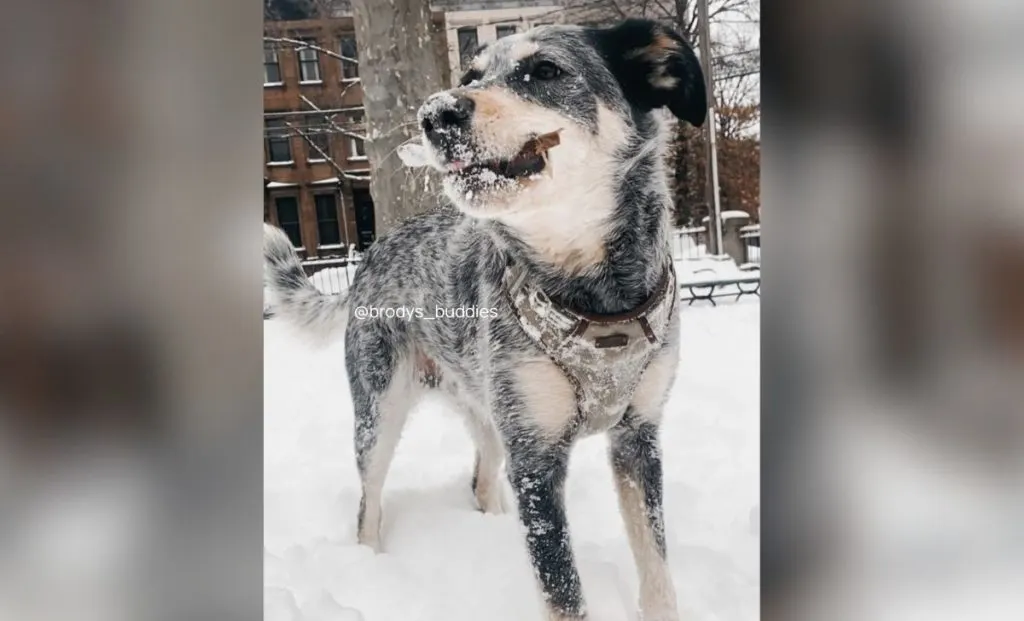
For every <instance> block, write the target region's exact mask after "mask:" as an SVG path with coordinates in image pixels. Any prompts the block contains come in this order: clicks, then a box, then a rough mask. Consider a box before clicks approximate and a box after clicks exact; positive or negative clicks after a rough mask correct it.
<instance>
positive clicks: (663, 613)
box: [637, 603, 679, 621]
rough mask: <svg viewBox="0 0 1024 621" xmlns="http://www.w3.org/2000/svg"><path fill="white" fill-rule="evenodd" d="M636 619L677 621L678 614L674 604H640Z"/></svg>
mask: <svg viewBox="0 0 1024 621" xmlns="http://www.w3.org/2000/svg"><path fill="white" fill-rule="evenodd" d="M637 618H638V619H639V620H640V621H679V612H677V610H676V607H675V605H674V604H664V603H663V604H653V605H651V604H649V605H647V606H644V605H643V604H641V606H640V613H639V615H638V617H637Z"/></svg>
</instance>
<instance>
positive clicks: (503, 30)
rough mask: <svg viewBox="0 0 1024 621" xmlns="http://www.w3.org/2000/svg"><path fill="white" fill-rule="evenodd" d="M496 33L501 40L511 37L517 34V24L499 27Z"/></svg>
mask: <svg viewBox="0 0 1024 621" xmlns="http://www.w3.org/2000/svg"><path fill="white" fill-rule="evenodd" d="M495 32H496V34H497V35H498V38H499V39H504V38H505V37H507V36H509V35H514V34H515V33H516V27H515V24H506V25H504V26H498V27H497V28H496V29H495Z"/></svg>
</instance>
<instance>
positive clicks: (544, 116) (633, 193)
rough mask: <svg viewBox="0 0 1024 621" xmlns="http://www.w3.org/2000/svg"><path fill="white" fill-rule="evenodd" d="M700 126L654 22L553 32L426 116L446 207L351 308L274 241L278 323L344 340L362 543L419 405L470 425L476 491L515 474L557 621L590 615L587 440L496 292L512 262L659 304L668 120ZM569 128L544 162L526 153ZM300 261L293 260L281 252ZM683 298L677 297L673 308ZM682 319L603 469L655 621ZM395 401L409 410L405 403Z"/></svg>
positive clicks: (487, 54) (696, 92)
mask: <svg viewBox="0 0 1024 621" xmlns="http://www.w3.org/2000/svg"><path fill="white" fill-rule="evenodd" d="M661 108H667V109H668V110H670V111H671V112H672V113H673V114H674V115H675V116H676V117H678V118H680V119H683V120H685V121H688V122H690V123H693V124H695V125H699V124H701V123H702V122H703V121H704V116H705V112H706V99H705V92H704V82H703V77H702V75H701V72H700V68H699V65H698V63H697V60H696V57H695V56H694V54H693V51H692V49H691V48H690V46H689V45H687V44H686V43H685V42H684V41H683V40H682V39H681V38H680V37H679V36H678V35H676V34H675V33H673V32H671V31H670V30H668V29H666V28H665V27H663V26H661V25H658V24H656V23H654V22H649V21H639V20H630V21H627V22H624V23H622V24H620V25H619V26H616V27H614V28H608V29H588V28H580V27H574V26H546V27H541V28H537V29H535V30H531V31H529V32H526V33H522V34H518V35H513V36H510V37H506V38H504V39H501V40H499V41H496V42H494V43H491V44H490V45H489V46H487V47H486V49H483V50H482V51H481V52H480V53H479V54H478V55H477V57H476V58H475V59H474V60H473V62H472V63H471V65H470V70H469V72H467V74H466V75H465V76H464V77H463V79H462V81H461V84H460V86H459V87H457V88H454V89H451V90H449V91H445V92H443V93H439V94H437V95H435V96H433V97H431V98H430V99H429V100H428V101H426V102H424V104H423V106H422V107H421V109H420V111H419V119H418V120H419V122H420V124H421V127H422V130H423V135H422V142H421V144H420V145H414V146H415V147H417V153H415V157H413V158H410V159H414V160H417V161H418V162H419V163H426V164H428V165H430V166H432V167H434V168H436V169H437V170H439V171H440V172H442V173H443V174H444V188H445V191H446V195H447V199H448V200H447V202H445V204H443V205H441V206H440V208H439V209H438V210H437V211H435V212H432V213H429V214H424V215H421V216H418V217H415V218H412V219H410V220H408V221H406V222H404V223H403V224H401V225H400V226H398V227H396V228H395V229H394V230H392V231H390V232H389V233H388V234H387V235H385V236H383V237H382V238H381V239H379V240H377V242H376V243H375V244H374V245H373V246H372V247H371V248H370V249H369V250H368V251H367V252H366V253H365V256H364V261H363V263H362V265H361V266H360V268H359V270H358V272H357V274H356V277H355V282H354V284H353V285H352V287H351V289H350V291H349V293H348V298H347V300H346V302H347V304H345V303H343V302H341V301H340V300H338V299H330V298H326V297H322V296H319V295H318V294H316V292H315V290H314V289H312V286H311V285H308V284H307V283H308V281H305V279H304V278H301V277H300V276H301V267H299V266H298V261H297V259H294V258H293V257H292V258H288V257H289V256H291V255H290V254H289V253H291V250H290V245H289V246H288V248H287V252H285V250H286V249H285V242H286V241H287V240H284V241H282V237H283V236H281V235H279V234H273V233H271V234H268V235H267V242H266V244H265V248H266V250H265V253H266V255H267V268H268V272H269V278H268V282H269V284H270V286H271V287H272V288H273V289H275V290H277V293H278V298H279V312H281V313H282V314H283V315H284V316H286V317H288V318H290V319H293V320H296V321H297V322H298V323H300V324H303V325H306V326H310V327H313V328H319V329H321V333H323V332H324V330H323V328H325V327H327V326H331V325H339V326H340V325H345V316H347V325H345V328H344V329H345V343H346V349H345V355H346V366H347V369H348V375H349V385H350V387H351V392H352V400H353V403H354V409H355V417H356V428H355V433H354V436H355V447H356V455H357V465H358V468H359V471H360V474H361V476H362V480H363V501H362V503H361V506H360V507H359V533H358V536H359V539H360V541H361V542H362V543H365V544H367V545H370V546H372V547H374V548H375V549H379V548H380V547H381V545H382V543H381V531H380V526H381V515H382V512H381V489H382V486H383V483H384V478H385V476H386V473H387V469H388V465H389V463H390V461H391V457H392V455H393V451H394V449H395V445H396V444H397V439H398V436H399V434H400V433H401V427H402V422H403V421H404V419H405V414H406V412H407V410H408V408H409V407H411V404H413V403H414V402H415V400H416V398H417V396H418V395H419V394H420V392H421V391H424V390H441V391H443V392H445V393H447V395H449V396H450V397H451V398H452V399H453V400H454V402H455V403H456V404H457V405H458V406H459V407H460V409H461V410H462V411H463V412H464V413H465V414H466V420H467V423H468V425H469V429H470V432H471V435H472V436H473V438H474V440H475V442H476V444H477V457H476V462H475V463H476V465H475V467H474V473H473V476H472V486H473V490H474V493H475V494H476V495H477V502H478V505H479V507H480V508H481V509H483V510H486V511H501V510H503V508H504V506H505V502H504V501H503V500H502V499H501V494H500V492H501V488H502V486H501V485H500V482H499V481H498V478H497V477H498V473H499V471H500V464H501V463H502V461H503V460H505V461H506V471H507V474H508V480H509V482H510V483H511V485H512V489H513V491H514V492H515V496H516V500H517V506H518V513H519V518H520V520H521V521H522V523H523V526H524V529H525V532H526V543H527V547H528V550H529V553H530V558H531V561H532V563H533V565H534V570H535V574H536V576H537V580H538V584H539V586H540V590H541V593H542V595H543V600H544V606H545V608H546V610H547V618H548V619H583V618H585V616H586V607H585V605H584V601H583V595H582V590H581V587H580V581H579V575H578V573H577V571H576V567H575V563H574V561H573V555H572V548H571V545H570V541H569V531H568V525H567V523H566V518H565V509H564V504H563V499H562V493H563V487H564V481H565V475H566V469H567V466H568V457H569V450H570V447H571V445H572V442H573V441H574V440H575V439H576V437H577V436H578V435H579V434H580V433H582V431H581V430H585V429H587V428H588V427H587V425H586V424H578V423H579V422H580V421H579V420H578V417H579V416H580V415H581V414H580V412H579V411H578V410H579V406H578V404H575V403H574V402H575V399H574V397H573V392H572V390H571V387H570V386H569V385H568V382H567V380H566V376H565V375H563V374H562V371H560V369H559V367H558V366H557V365H556V364H552V363H551V360H550V359H549V358H548V356H547V355H546V354H545V353H544V351H543V350H542V349H541V348H540V347H539V346H538V344H537V343H536V342H535V341H534V340H533V338H531V336H530V335H528V334H526V332H525V331H524V329H523V327H522V326H521V325H520V323H519V322H518V321H517V319H516V317H515V316H514V314H513V312H512V309H511V308H510V304H509V302H508V298H507V297H505V295H504V293H505V292H504V289H503V284H502V278H503V275H504V274H505V269H506V266H507V265H509V263H510V262H514V263H515V264H517V265H520V266H524V267H525V273H526V274H527V277H528V278H529V279H530V281H531V282H532V283H533V284H534V285H536V286H537V287H539V288H540V289H542V290H543V291H544V292H545V294H546V295H547V296H548V297H549V298H550V299H551V301H552V302H553V303H555V304H556V305H557V306H560V307H562V308H566V309H572V310H574V311H577V312H582V313H589V314H592V315H615V314H620V313H626V312H629V311H631V310H632V309H635V308H637V307H638V306H640V305H641V304H642V303H644V302H645V300H647V299H648V298H650V297H652V295H653V293H654V292H655V289H656V288H657V287H658V285H659V283H660V282H662V278H663V276H664V274H665V270H666V269H668V267H667V266H668V265H669V262H670V253H669V240H668V227H669V210H670V206H671V199H670V197H669V194H668V188H667V181H666V176H665V172H664V168H663V162H662V160H663V136H662V133H663V132H662V123H661V120H660V119H659V118H657V114H659V112H657V111H658V110H659V109H661ZM555 131H557V132H559V145H558V146H555V147H554V148H552V149H550V150H549V151H548V153H547V154H546V157H541V158H539V159H538V157H535V156H533V155H531V154H530V153H529V152H528V149H525V148H524V147H525V146H526V145H528V144H530V141H531V140H532V139H533V138H535V137H537V136H539V135H542V134H546V133H549V132H555ZM285 255H288V256H285ZM672 294H673V295H674V292H672ZM359 307H376V308H398V307H404V308H419V309H422V310H423V312H424V313H425V314H426V316H427V317H433V316H434V314H435V312H436V309H437V308H448V309H452V308H459V307H464V308H465V307H472V308H476V309H488V310H487V312H486V315H487V316H486V317H466V318H451V317H447V318H443V319H436V320H430V319H416V318H414V319H412V320H408V319H403V318H387V317H379V316H378V317H374V318H360V316H359V315H358V314H357V313H356V312H355V310H356V309H358V308H359ZM677 322H678V316H677V315H675V314H674V315H673V316H672V319H671V325H670V328H669V329H668V330H667V333H666V334H667V337H666V339H665V340H664V341H663V342H660V343H659V346H660V347H662V348H663V349H664V350H665V351H664V352H663V353H665V354H666V355H660V356H655V358H654V362H652V363H651V365H650V366H649V367H647V370H646V371H644V376H643V377H642V378H641V380H640V381H639V384H638V387H637V390H636V392H635V393H634V395H633V397H632V398H631V401H630V402H629V403H630V405H629V406H628V407H626V408H625V410H624V411H622V412H621V413H619V414H618V415H617V420H613V421H611V424H612V427H611V428H610V429H609V437H610V440H611V442H610V450H609V452H610V455H609V459H610V462H611V465H612V468H613V471H614V473H615V480H616V486H617V489H618V492H619V500H620V505H621V508H622V515H623V518H624V520H625V521H626V525H627V528H626V530H627V533H628V534H629V541H630V544H631V546H632V548H633V552H634V557H635V559H636V562H637V564H638V573H639V576H640V608H641V613H642V614H643V618H644V619H645V620H648V621H650V620H655V619H656V620H659V621H671V620H674V619H676V618H677V613H676V601H675V592H674V589H673V587H672V582H671V579H670V577H669V574H668V568H667V563H666V561H665V557H664V555H665V534H664V518H663V515H662V506H661V458H662V453H661V448H660V446H659V442H658V426H659V424H660V421H661V418H662V412H661V411H660V410H661V407H662V404H663V403H664V398H665V393H666V391H667V390H668V387H669V386H670V385H671V378H672V376H673V375H674V373H675V365H676V361H677V360H678V358H677V356H675V355H667V354H669V353H671V352H675V351H677V350H678V347H679V344H678V343H677V342H676V340H677V334H678V331H677V330H676V329H675V328H676V326H677ZM399 393H400V394H399Z"/></svg>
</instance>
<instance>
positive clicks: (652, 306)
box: [502, 261, 677, 352]
mask: <svg viewBox="0 0 1024 621" xmlns="http://www.w3.org/2000/svg"><path fill="white" fill-rule="evenodd" d="M502 284H503V286H504V289H505V294H506V296H507V298H508V301H509V303H510V304H511V305H512V309H513V311H514V312H515V315H516V318H517V319H518V320H519V323H520V325H522V327H523V329H524V330H525V331H526V333H527V334H529V335H530V336H531V337H532V338H533V339H534V340H536V341H539V342H540V344H541V345H542V346H543V347H544V349H546V350H548V351H549V352H550V351H553V350H557V349H561V348H562V347H564V346H565V344H566V343H567V342H569V341H570V340H572V339H573V338H583V337H585V336H586V333H587V330H588V328H590V327H591V326H603V327H614V326H624V325H625V324H631V323H633V322H637V323H638V324H639V326H640V329H641V330H642V331H643V334H644V337H646V339H647V340H648V341H649V342H650V344H651V345H656V344H657V343H658V342H659V340H660V338H661V337H663V336H664V335H658V334H656V332H655V329H654V328H652V327H651V322H650V321H649V320H648V317H649V316H650V315H652V314H654V313H657V312H659V311H663V310H667V313H666V314H665V316H666V317H667V316H669V315H671V313H672V308H673V306H674V305H675V299H676V297H677V296H676V295H674V294H675V291H676V273H675V269H674V267H673V265H672V261H668V264H667V265H666V266H665V269H664V271H663V272H662V275H661V279H660V280H659V282H658V286H657V287H655V289H654V292H653V293H651V295H650V297H648V298H647V299H646V300H645V301H644V302H643V303H642V304H640V305H639V306H637V307H636V308H634V309H633V310H630V311H627V312H625V313H618V314H615V315H598V314H593V313H584V312H580V311H575V310H572V309H570V308H566V307H564V306H561V305H558V304H556V303H555V302H554V301H552V300H551V297H550V296H548V295H547V294H546V293H544V291H543V290H542V289H541V288H540V287H539V286H537V284H536V283H534V282H532V281H531V280H530V279H529V278H528V272H527V270H526V267H525V266H524V265H522V264H521V263H515V262H509V263H508V264H507V265H506V267H505V274H504V278H503V279H502ZM665 307H667V309H666V308H665ZM603 332H607V330H603ZM625 338H626V337H625V335H623V334H606V335H604V336H599V337H596V338H595V339H594V346H595V347H598V348H612V347H622V346H624V345H626V341H625V340H624V339H625Z"/></svg>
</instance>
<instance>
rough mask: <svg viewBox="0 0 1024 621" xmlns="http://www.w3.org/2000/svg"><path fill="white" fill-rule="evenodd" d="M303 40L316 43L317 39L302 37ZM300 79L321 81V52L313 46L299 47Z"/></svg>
mask: <svg viewBox="0 0 1024 621" xmlns="http://www.w3.org/2000/svg"><path fill="white" fill-rule="evenodd" d="M302 42H303V43H308V44H310V45H316V41H315V40H313V39H302ZM299 80H301V81H303V82H319V81H320V53H319V52H317V51H316V50H314V49H312V48H308V47H303V48H299Z"/></svg>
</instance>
